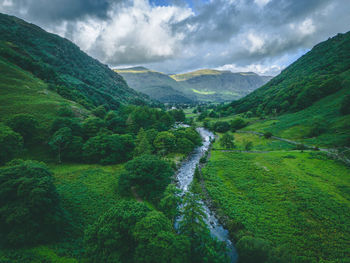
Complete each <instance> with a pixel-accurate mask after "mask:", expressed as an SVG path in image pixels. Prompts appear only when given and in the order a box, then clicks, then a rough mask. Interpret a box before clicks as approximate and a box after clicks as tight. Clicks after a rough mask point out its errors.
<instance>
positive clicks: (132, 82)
mask: <svg viewBox="0 0 350 263" xmlns="http://www.w3.org/2000/svg"><path fill="white" fill-rule="evenodd" d="M114 71H115V72H117V73H118V74H119V75H121V76H123V78H124V79H125V80H126V82H127V83H128V85H129V86H130V87H131V88H133V89H135V90H136V91H139V92H142V93H144V94H147V95H148V96H150V97H151V98H153V99H156V100H158V101H160V102H163V103H167V102H171V103H191V102H193V99H194V96H191V95H185V94H184V93H183V92H182V91H181V90H182V87H181V86H180V85H179V83H178V82H177V81H175V80H174V79H172V78H171V77H169V76H168V75H166V74H163V73H160V72H156V71H153V70H149V69H147V68H144V67H133V68H127V69H115V70H114Z"/></svg>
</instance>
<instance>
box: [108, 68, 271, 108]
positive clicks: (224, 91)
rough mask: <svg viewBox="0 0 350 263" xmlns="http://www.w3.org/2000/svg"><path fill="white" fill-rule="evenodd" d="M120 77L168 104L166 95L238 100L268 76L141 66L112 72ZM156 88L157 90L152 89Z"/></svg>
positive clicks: (262, 82)
mask: <svg viewBox="0 0 350 263" xmlns="http://www.w3.org/2000/svg"><path fill="white" fill-rule="evenodd" d="M114 70H115V71H116V72H117V73H118V74H121V75H122V76H123V77H124V78H125V79H126V81H127V82H128V84H129V86H130V87H132V88H134V89H135V90H137V91H139V92H144V93H145V94H147V95H148V96H150V97H152V98H154V99H157V100H160V101H161V102H184V101H181V99H180V100H178V101H171V99H169V97H168V96H163V97H162V96H160V95H159V94H163V93H164V92H166V93H168V94H170V95H169V96H171V95H173V96H182V97H186V98H188V99H189V100H191V101H197V102H210V101H213V102H225V101H232V100H233V99H239V98H241V97H243V96H244V95H246V94H248V93H250V92H252V91H253V90H255V89H256V88H258V87H260V86H261V85H263V84H264V83H266V82H267V81H268V80H270V79H271V77H269V76H259V75H258V74H256V73H254V72H238V73H233V72H231V71H228V70H216V69H200V70H196V71H192V72H187V73H181V74H169V75H168V74H165V73H162V72H157V71H154V70H151V69H148V68H145V67H131V68H124V69H114ZM155 87H157V88H155Z"/></svg>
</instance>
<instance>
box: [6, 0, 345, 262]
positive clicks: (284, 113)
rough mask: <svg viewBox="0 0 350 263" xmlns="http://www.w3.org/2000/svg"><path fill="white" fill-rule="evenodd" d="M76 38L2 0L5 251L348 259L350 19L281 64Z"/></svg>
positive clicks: (122, 257) (57, 256) (176, 258)
mask: <svg viewBox="0 0 350 263" xmlns="http://www.w3.org/2000/svg"><path fill="white" fill-rule="evenodd" d="M10 2H11V1H10ZM11 3H12V2H11ZM147 3H148V2H147ZM254 3H255V2H254ZM12 4H13V3H12ZM143 4H144V5H145V6H146V2H144V3H143ZM251 4H252V3H251ZM266 4H267V5H268V3H266ZM271 4H272V3H271ZM78 6H79V5H78ZM145 6H144V7H145ZM155 6H157V4H156V3H153V6H151V7H150V8H156V10H157V11H159V10H163V9H165V8H166V6H162V7H160V6H157V7H155ZM0 7H1V4H0ZM0 10H1V9H0ZM72 10H73V9H72ZM137 14H138V13H137V12H135V13H133V19H137V17H138V16H137ZM162 14H163V15H164V14H165V13H162ZM85 16H87V17H90V16H89V15H88V14H84V15H83V16H82V17H85ZM169 16H171V15H169ZM191 16H195V13H193V14H192V15H191ZM191 16H190V17H191ZM102 17H103V16H101V17H99V19H103V18H102ZM122 17H123V16H122ZM162 17H163V16H162ZM92 18H93V16H91V17H90V19H92ZM80 19H82V18H80ZM147 19H151V16H150V17H148V18H147ZM147 19H146V20H147ZM152 19H153V18H152ZM152 19H151V20H149V23H150V24H152V23H154V21H153V20H152ZM162 19H164V18H162ZM91 21H92V20H91ZM150 21H152V23H151V22H150ZM91 25H95V24H94V23H92V24H89V25H88V26H87V25H81V27H80V29H79V30H81V32H82V34H83V35H84V34H87V32H90V30H92V29H91V28H90V27H89V26H91ZM96 25H100V26H106V25H105V24H104V23H102V24H99V23H97V24H96ZM152 25H153V24H152ZM66 26H67V28H69V26H71V24H66ZM124 26H125V25H124ZM163 26H164V27H165V25H163ZM53 28H54V27H53ZM155 28H157V27H155ZM93 29H94V30H97V29H96V28H93ZM118 29H119V28H118ZM94 30H92V31H94ZM123 30H126V29H125V28H124V29H123V28H121V31H120V32H121V33H120V32H119V31H118V32H117V33H116V35H118V34H119V33H120V34H121V35H123V34H124V33H125V32H126V31H125V32H124V31H123ZM171 30H174V31H176V28H171ZM171 30H170V29H167V32H168V31H169V32H170V31H171ZM191 30H193V31H194V32H195V30H199V29H198V28H196V27H193V28H191ZM69 32H70V33H71V34H74V32H75V31H69ZM81 32H80V33H81ZM113 32H114V31H113ZM75 33H76V32H75ZM104 33H106V34H107V35H108V34H109V36H110V38H108V39H109V40H111V41H112V40H113V38H112V35H113V34H114V33H113V34H111V32H109V31H108V30H107V31H104ZM125 34H126V33H125ZM113 36H114V35H113ZM123 36H124V35H123ZM84 37H85V35H84ZM103 37H104V36H101V35H100V36H96V39H97V40H96V41H103V39H104V38H103ZM129 37H130V35H129ZM181 37H182V35H178V38H179V39H181ZM135 38H136V39H137V42H138V41H139V39H138V38H140V36H137V37H136V36H135ZM84 39H85V38H84ZM250 39H253V40H254V41H255V46H254V45H253V46H252V47H251V49H249V50H247V51H246V54H247V59H248V57H249V56H252V57H253V55H252V54H253V52H254V50H255V49H256V48H259V46H260V44H261V45H263V44H262V42H261V41H262V40H261V41H260V39H258V38H257V37H254V36H252V35H251V34H250ZM187 41H188V39H187ZM254 41H253V42H254ZM112 42H113V41H112ZM75 43H76V42H74V43H73V42H71V41H70V40H68V39H67V38H64V37H61V36H59V35H56V34H53V33H49V32H47V31H45V30H44V29H42V28H40V27H39V26H36V25H34V24H31V23H28V22H26V21H24V20H22V19H20V18H17V17H15V16H10V15H6V14H2V13H0V263H34V262H35V263H36V262H38V263H78V262H83V263H102V262H103V263H154V262H157V263H202V262H203V263H347V262H349V251H350V32H348V33H343V34H337V35H335V36H333V37H331V38H329V39H328V40H326V41H323V42H321V43H318V44H317V45H316V46H314V47H313V48H312V49H310V50H309V51H307V52H306V53H305V54H304V55H302V56H301V57H300V58H298V59H296V60H295V61H294V62H292V63H291V64H290V65H289V66H288V67H286V68H285V69H283V70H282V71H281V73H280V74H278V75H277V76H275V77H270V76H268V74H262V75H259V74H257V73H254V72H250V71H248V70H247V71H246V72H239V71H237V72H236V73H234V72H231V71H229V70H215V69H201V70H196V71H190V72H187V73H178V74H165V73H161V72H157V71H154V70H151V69H148V68H146V67H143V66H131V67H127V68H121V67H119V66H118V67H114V66H113V67H112V66H107V65H105V64H102V63H101V62H100V61H99V60H97V59H95V58H93V57H92V56H90V55H89V54H90V53H89V54H88V53H85V52H84V51H83V50H82V49H80V47H79V46H78V45H76V44H75ZM77 43H81V42H79V41H77ZM171 43H172V42H171ZM245 43H246V42H245ZM90 44H91V43H90ZM95 44H96V43H95ZM114 44H116V43H114ZM138 44H139V43H138ZM150 45H152V47H153V45H154V43H153V42H152V41H151V44H150ZM112 46H113V45H110V46H109V47H112ZM136 46H137V45H136ZM91 47H94V46H93V44H91ZM126 48H127V46H122V47H119V49H120V50H123V49H126ZM132 48H135V46H132ZM96 49H97V48H96V47H94V48H93V49H92V50H93V52H92V51H91V49H88V50H89V51H90V52H91V53H92V54H95V55H96V54H100V53H99V52H101V50H98V52H97V51H96ZM119 49H118V50H119ZM120 50H119V51H120ZM150 50H152V49H150ZM150 50H148V52H145V53H147V56H150V54H151V51H150ZM164 50H165V51H168V49H164ZM164 50H163V51H164ZM119 51H118V52H119ZM143 51H144V50H143ZM94 52H95V53H94ZM96 52H97V53H96ZM159 52H160V51H159ZM141 53H142V52H141ZM141 53H135V54H137V56H138V57H140V58H141V57H142V54H141ZM118 54H119V53H118ZM159 54H160V55H159V56H157V57H156V58H154V61H153V60H152V61H150V62H149V63H155V64H154V65H157V63H160V62H159V61H158V60H160V59H161V58H163V57H162V56H163V55H162V53H159ZM222 54H225V53H220V54H219V53H218V54H217V56H221V57H222ZM124 55H125V54H124ZM126 55H128V57H130V60H127V61H134V62H133V63H132V64H136V62H138V61H142V60H141V59H140V60H138V59H139V58H137V59H135V57H133V56H132V55H134V54H126ZM207 55H208V57H209V56H210V54H209V53H208V54H207ZM259 56H261V54H259ZM118 59H123V56H120V57H118ZM128 59H129V58H128ZM133 59H134V60H133ZM163 59H164V58H163ZM135 61H136V62H135ZM164 61H165V59H164ZM167 62H169V61H167ZM113 63H114V62H113ZM113 63H111V64H113ZM117 64H118V63H117ZM128 64H130V63H129V62H125V61H124V62H123V63H121V65H128ZM145 64H147V63H145ZM167 65H169V64H167ZM184 65H185V64H184ZM203 65H209V64H203ZM174 66H176V65H174ZM112 68H114V69H112ZM193 68H198V67H193ZM213 68H215V67H213ZM224 68H226V67H224ZM228 68H230V67H228ZM231 68H235V69H240V68H241V67H239V66H235V65H233V64H232V65H231ZM249 68H255V69H259V70H260V71H261V72H268V71H263V70H262V68H261V65H259V66H256V67H249ZM178 72H180V71H178ZM265 75H266V76H265Z"/></svg>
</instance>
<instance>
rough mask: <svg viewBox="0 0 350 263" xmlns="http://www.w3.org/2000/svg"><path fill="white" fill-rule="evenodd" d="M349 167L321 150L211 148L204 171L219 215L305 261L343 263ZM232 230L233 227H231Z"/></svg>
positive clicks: (349, 213) (349, 226) (348, 231)
mask: <svg viewBox="0 0 350 263" xmlns="http://www.w3.org/2000/svg"><path fill="white" fill-rule="evenodd" d="M349 173H350V170H349V168H347V167H345V166H344V165H342V164H341V163H339V162H336V161H334V160H330V159H328V158H327V157H326V156H325V155H323V154H322V153H319V152H304V153H300V152H295V151H293V152H291V151H275V152H270V153H264V154H253V153H231V152H221V151H212V155H211V159H210V161H209V163H208V164H207V166H206V167H205V168H204V169H203V174H204V178H205V185H206V188H207V190H208V192H209V195H210V196H211V198H212V199H213V202H214V204H215V205H216V206H217V207H218V208H219V213H220V214H224V215H226V216H228V218H229V220H231V221H232V222H239V223H242V224H243V226H244V230H242V231H241V232H237V231H236V233H234V234H235V235H236V237H238V238H239V236H242V235H253V236H255V237H259V238H263V239H266V240H267V241H269V242H270V244H272V246H273V247H275V248H276V249H282V250H283V249H284V250H287V251H288V253H290V254H291V255H294V256H295V257H304V259H305V258H306V261H305V262H342V260H343V259H344V260H345V259H346V258H347V256H348V252H349V250H348V249H349V244H350V177H349ZM231 232H232V230H231Z"/></svg>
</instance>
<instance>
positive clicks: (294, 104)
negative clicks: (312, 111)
mask: <svg viewBox="0 0 350 263" xmlns="http://www.w3.org/2000/svg"><path fill="white" fill-rule="evenodd" d="M349 75H350V32H348V33H346V34H338V35H337V36H335V37H333V38H330V39H328V40H327V41H325V42H322V43H320V44H318V45H316V46H315V47H314V48H313V49H312V50H311V51H309V52H308V53H307V54H305V55H304V56H302V57H301V58H299V59H298V60H297V61H296V62H294V63H293V64H291V65H290V66H289V67H287V68H286V69H285V70H283V71H282V72H281V74H279V75H278V76H276V77H275V78H273V79H272V80H271V81H269V82H268V83H267V84H266V85H264V86H263V87H261V88H260V89H257V90H256V91H254V92H253V93H251V94H249V95H248V96H246V97H244V98H242V99H240V100H238V101H235V102H233V103H232V107H233V108H234V109H235V111H236V112H238V113H239V112H245V111H248V110H249V111H253V112H264V113H267V114H268V113H272V112H277V113H283V112H295V111H298V110H302V109H305V108H307V107H309V106H311V105H312V104H313V103H315V102H316V101H319V100H320V99H322V98H324V97H327V96H329V95H331V94H333V93H336V92H338V91H340V90H341V89H343V88H349Z"/></svg>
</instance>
